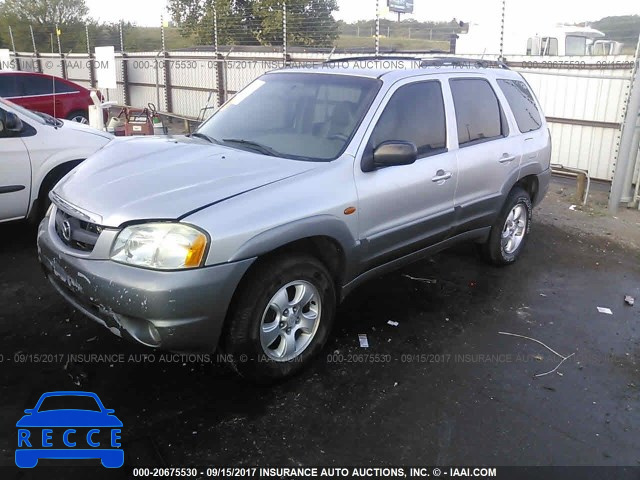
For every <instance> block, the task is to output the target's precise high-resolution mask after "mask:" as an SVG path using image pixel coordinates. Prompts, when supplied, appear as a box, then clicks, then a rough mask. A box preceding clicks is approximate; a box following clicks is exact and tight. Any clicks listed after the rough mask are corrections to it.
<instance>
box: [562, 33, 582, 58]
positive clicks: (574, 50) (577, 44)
mask: <svg viewBox="0 0 640 480" xmlns="http://www.w3.org/2000/svg"><path fill="white" fill-rule="evenodd" d="M586 54H587V38H586V37H579V36H577V35H567V39H566V44H565V55H586Z"/></svg>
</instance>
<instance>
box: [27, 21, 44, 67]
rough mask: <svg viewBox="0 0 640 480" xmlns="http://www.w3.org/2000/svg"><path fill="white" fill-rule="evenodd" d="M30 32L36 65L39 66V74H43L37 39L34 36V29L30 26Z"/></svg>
mask: <svg viewBox="0 0 640 480" xmlns="http://www.w3.org/2000/svg"><path fill="white" fill-rule="evenodd" d="M29 30H30V31H31V43H32V45H33V54H34V55H35V57H36V65H37V66H38V72H39V73H42V62H41V61H40V54H39V53H38V49H37V48H36V37H35V35H34V34H33V27H32V26H31V25H29Z"/></svg>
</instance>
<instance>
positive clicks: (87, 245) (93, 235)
mask: <svg viewBox="0 0 640 480" xmlns="http://www.w3.org/2000/svg"><path fill="white" fill-rule="evenodd" d="M101 232H102V227H101V226H100V225H96V224H95V223H89V222H85V221H84V220H80V219H79V218H76V217H74V216H72V215H69V214H68V213H66V212H63V211H62V210H60V209H59V208H58V209H57V211H56V233H57V234H58V237H59V238H60V240H62V242H63V243H64V244H65V245H67V246H69V247H71V248H73V249H75V250H80V251H83V252H92V251H93V247H95V245H96V242H97V241H98V237H99V236H100V233H101Z"/></svg>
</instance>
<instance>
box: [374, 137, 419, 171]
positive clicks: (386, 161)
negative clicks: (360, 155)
mask: <svg viewBox="0 0 640 480" xmlns="http://www.w3.org/2000/svg"><path fill="white" fill-rule="evenodd" d="M417 159H418V149H417V148H416V146H415V144H413V143H411V142H402V141H390V142H383V143H381V144H380V145H378V146H377V147H376V149H375V150H374V151H373V163H374V165H375V166H376V167H377V168H381V167H394V166H398V165H411V164H412V163H415V161H416V160H417Z"/></svg>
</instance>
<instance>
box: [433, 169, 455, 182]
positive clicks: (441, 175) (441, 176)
mask: <svg viewBox="0 0 640 480" xmlns="http://www.w3.org/2000/svg"><path fill="white" fill-rule="evenodd" d="M451 177H453V173H451V172H445V171H444V170H438V171H437V172H436V176H435V177H433V178H432V179H431V181H432V182H434V183H439V182H446V181H447V180H449V179H450V178H451Z"/></svg>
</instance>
